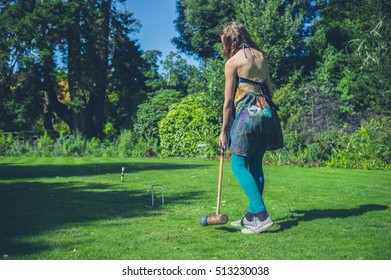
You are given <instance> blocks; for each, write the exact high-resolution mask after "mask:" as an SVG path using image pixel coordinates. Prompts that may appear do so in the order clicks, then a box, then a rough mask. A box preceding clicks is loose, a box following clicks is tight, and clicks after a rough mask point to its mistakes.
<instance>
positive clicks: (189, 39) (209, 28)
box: [172, 0, 235, 59]
mask: <svg viewBox="0 0 391 280" xmlns="http://www.w3.org/2000/svg"><path fill="white" fill-rule="evenodd" d="M177 13H178V17H177V19H176V20H175V27H176V30H177V31H178V33H179V36H178V37H175V38H173V40H172V42H173V43H174V45H176V47H177V48H178V49H179V50H180V51H182V52H184V53H185V54H188V55H193V56H195V57H197V58H201V59H205V58H210V57H216V56H217V55H218V53H217V52H216V49H215V44H216V43H219V42H220V36H219V34H220V30H221V28H222V26H223V24H224V23H226V22H228V21H232V20H233V19H234V17H235V11H234V7H233V5H232V2H231V1H230V0H178V1H177Z"/></svg>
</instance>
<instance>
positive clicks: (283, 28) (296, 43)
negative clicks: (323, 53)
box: [234, 0, 305, 85]
mask: <svg viewBox="0 0 391 280" xmlns="http://www.w3.org/2000/svg"><path fill="white" fill-rule="evenodd" d="M304 2H305V1H304ZM234 6H235V8H236V10H237V14H236V20H238V21H239V22H241V23H243V24H244V25H245V26H246V27H247V29H248V31H249V33H250V34H251V36H252V38H253V39H254V40H255V42H256V43H257V45H258V46H260V47H261V48H262V49H263V50H264V51H265V52H266V54H267V57H268V59H269V64H270V69H271V74H272V79H273V82H274V83H275V84H277V85H281V84H283V83H285V82H286V81H287V80H288V79H289V77H290V76H291V75H292V73H293V71H294V70H295V69H297V68H299V67H300V66H299V65H298V62H300V60H299V59H300V57H301V56H302V55H303V50H304V49H305V47H304V40H303V36H304V34H301V33H300V32H299V30H300V27H301V26H302V25H303V24H304V22H303V19H304V13H305V12H304V10H303V9H300V6H299V2H297V1H283V0H269V1H258V0H240V1H235V2H234Z"/></svg>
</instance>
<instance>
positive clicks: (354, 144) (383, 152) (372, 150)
mask: <svg viewBox="0 0 391 280" xmlns="http://www.w3.org/2000/svg"><path fill="white" fill-rule="evenodd" d="M390 121H391V118H390V117H385V116H380V117H373V118H371V119H369V120H364V121H362V123H361V127H360V128H359V129H357V130H356V131H355V132H354V133H352V134H351V135H350V137H349V141H348V143H347V145H346V147H343V148H340V149H335V150H334V151H333V153H332V155H331V158H330V160H329V162H328V165H329V166H331V167H342V168H364V169H390V163H391V128H390V125H389V124H390Z"/></svg>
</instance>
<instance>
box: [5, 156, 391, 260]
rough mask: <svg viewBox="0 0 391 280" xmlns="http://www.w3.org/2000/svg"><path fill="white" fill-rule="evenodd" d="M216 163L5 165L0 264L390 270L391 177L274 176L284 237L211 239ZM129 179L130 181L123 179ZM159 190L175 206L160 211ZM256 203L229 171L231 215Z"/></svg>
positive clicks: (289, 170)
mask: <svg viewBox="0 0 391 280" xmlns="http://www.w3.org/2000/svg"><path fill="white" fill-rule="evenodd" d="M218 164H219V162H218V160H214V161H213V160H196V159H107V158H11V157H2V158H0V259H34V260H35V259H45V260H47V259H62V260H68V259H106V260H109V259H110V260H114V259H130V260H136V259H142V260H151V259H166V260H172V259H180V260H193V259H194V260H201V259H204V260H205V259H219V260H225V259H233V260H236V259H238V260H239V259H277V260H281V259H282V260H289V259H294V260H303V259H337V260H339V259H354V260H355V259H387V260H389V259H391V209H390V206H391V172H389V171H368V170H342V169H329V168H300V167H288V166H265V176H266V187H265V193H264V200H265V203H266V206H267V207H268V211H269V213H270V215H271V216H272V218H273V219H274V221H275V225H274V226H273V227H272V228H271V229H269V230H268V231H267V232H265V233H262V234H257V235H244V234H242V233H241V232H240V229H237V228H234V227H232V226H230V225H229V223H228V224H227V225H220V226H209V227H202V226H200V224H199V219H200V217H201V216H202V215H208V214H214V212H215V204H216V191H217V178H218ZM122 166H124V167H125V171H126V175H125V181H124V182H121V180H120V173H121V168H122ZM152 184H163V185H164V188H165V193H164V198H165V205H160V202H161V200H160V199H161V197H160V196H158V197H157V199H156V202H157V204H158V205H157V207H155V208H151V207H150V206H151V192H150V187H151V185H152ZM246 206H247V200H246V197H245V196H244V193H243V192H242V191H241V189H240V187H239V186H238V184H237V182H236V180H235V178H234V177H233V175H232V173H231V170H230V162H225V164H224V176H223V194H222V205H221V210H222V212H224V213H226V214H228V216H229V218H230V220H234V219H238V218H240V217H241V216H242V215H243V214H244V212H245V211H246Z"/></svg>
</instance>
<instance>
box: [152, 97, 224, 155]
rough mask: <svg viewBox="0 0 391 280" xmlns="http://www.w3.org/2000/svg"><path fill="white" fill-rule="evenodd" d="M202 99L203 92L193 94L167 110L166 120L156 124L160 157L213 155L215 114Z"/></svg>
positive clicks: (205, 99) (214, 147)
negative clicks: (159, 143) (157, 126)
mask: <svg viewBox="0 0 391 280" xmlns="http://www.w3.org/2000/svg"><path fill="white" fill-rule="evenodd" d="M206 97H207V95H206V94H205V93H204V92H201V93H195V94H192V95H189V96H187V97H185V98H183V99H182V100H181V101H180V102H178V103H175V104H172V105H171V106H170V109H169V112H168V114H167V116H166V117H165V118H164V119H163V120H162V121H161V122H160V123H159V135H160V141H161V149H162V150H161V153H162V155H163V156H185V157H189V156H197V155H202V156H207V157H213V156H215V155H216V154H217V151H218V141H217V136H218V131H219V129H220V124H219V122H218V113H217V109H216V108H215V107H214V106H212V104H210V103H208V99H207V98H206ZM204 145H205V146H204Z"/></svg>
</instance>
